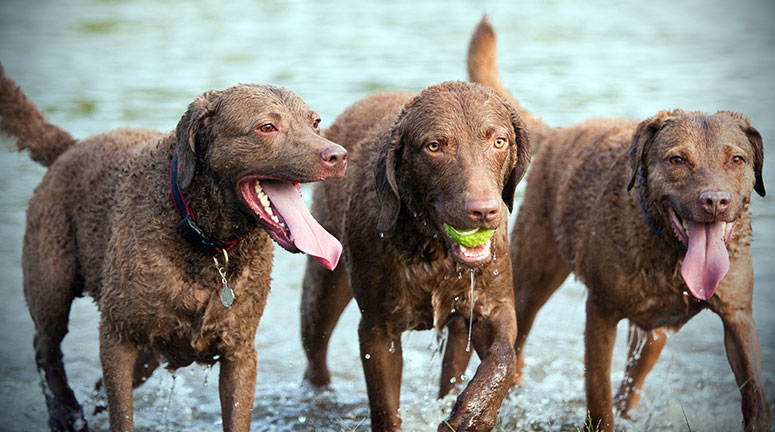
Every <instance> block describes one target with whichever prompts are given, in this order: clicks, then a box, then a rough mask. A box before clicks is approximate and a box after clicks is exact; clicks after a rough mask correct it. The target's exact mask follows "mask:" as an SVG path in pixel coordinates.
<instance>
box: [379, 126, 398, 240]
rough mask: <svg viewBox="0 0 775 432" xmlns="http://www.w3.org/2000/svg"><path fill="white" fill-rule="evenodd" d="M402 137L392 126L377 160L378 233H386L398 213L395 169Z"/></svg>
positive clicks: (396, 127) (395, 127)
mask: <svg viewBox="0 0 775 432" xmlns="http://www.w3.org/2000/svg"><path fill="white" fill-rule="evenodd" d="M402 136H403V134H402V133H401V132H400V131H399V125H398V124H396V125H394V126H393V129H392V130H391V131H390V136H389V137H388V139H387V141H385V144H384V145H383V146H382V148H381V149H380V151H379V157H378V159H377V172H376V179H377V199H378V200H379V204H380V208H379V219H378V221H377V229H378V230H380V231H387V230H389V229H390V228H391V227H392V226H393V224H395V223H396V219H398V211H399V210H400V208H401V200H400V198H399V195H398V184H397V183H396V169H397V165H398V152H399V150H400V149H401V147H402V146H403V139H402Z"/></svg>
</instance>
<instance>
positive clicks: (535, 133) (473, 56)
mask: <svg viewBox="0 0 775 432" xmlns="http://www.w3.org/2000/svg"><path fill="white" fill-rule="evenodd" d="M495 57H496V56H495V29H493V28H492V25H490V22H489V21H488V20H487V17H482V20H481V21H480V22H479V25H478V26H477V27H476V30H474V34H473V35H472V36H471V42H470V43H469V45H468V79H469V80H470V81H471V82H474V83H477V84H482V85H484V86H486V87H489V88H491V89H493V90H495V92H496V93H498V94H499V95H501V96H502V97H503V98H505V99H506V100H507V101H509V103H511V104H512V105H513V106H514V108H516V110H517V112H518V113H519V116H520V117H522V121H524V122H525V125H527V129H528V132H530V141H531V147H532V148H533V151H534V152H535V150H537V147H536V144H537V141H540V138H541V137H543V136H544V135H546V134H547V133H549V130H550V129H551V128H550V127H549V125H548V124H546V123H545V122H544V121H543V120H541V119H540V118H539V117H538V116H536V115H534V114H532V113H530V112H529V111H527V110H526V109H524V108H522V105H520V104H519V102H517V100H516V99H514V97H513V96H512V95H511V93H510V92H509V91H508V89H507V88H506V86H504V85H503V81H502V80H501V76H500V74H499V73H498V68H497V67H496V65H495Z"/></svg>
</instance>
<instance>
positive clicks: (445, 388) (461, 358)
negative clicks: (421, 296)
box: [439, 316, 472, 399]
mask: <svg viewBox="0 0 775 432" xmlns="http://www.w3.org/2000/svg"><path fill="white" fill-rule="evenodd" d="M447 329H448V331H449V333H448V334H447V347H446V349H445V350H444V359H443V360H442V361H441V379H440V382H439V399H441V398H443V397H444V396H446V395H447V393H449V392H450V391H451V390H452V389H454V388H455V387H456V386H458V385H459V384H460V383H461V382H462V380H461V377H462V376H463V373H464V372H465V371H466V367H468V362H469V360H470V359H471V354H472V351H471V350H469V351H466V345H467V344H468V327H467V325H466V320H465V319H464V318H463V317H461V316H456V317H455V318H453V319H452V320H450V321H449V322H448V323H447Z"/></svg>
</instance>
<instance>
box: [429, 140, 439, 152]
mask: <svg viewBox="0 0 775 432" xmlns="http://www.w3.org/2000/svg"><path fill="white" fill-rule="evenodd" d="M440 148H441V146H440V145H439V143H437V142H435V141H434V142H432V143H430V144H428V151H431V152H433V153H436V152H437V151H439V149H440Z"/></svg>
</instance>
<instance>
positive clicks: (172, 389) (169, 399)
mask: <svg viewBox="0 0 775 432" xmlns="http://www.w3.org/2000/svg"><path fill="white" fill-rule="evenodd" d="M176 378H177V375H175V374H172V386H171V387H170V394H169V395H168V396H167V403H166V404H165V406H164V430H165V431H169V430H170V422H169V419H168V414H169V412H170V406H171V405H172V395H173V394H174V393H175V381H177V379H176Z"/></svg>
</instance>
